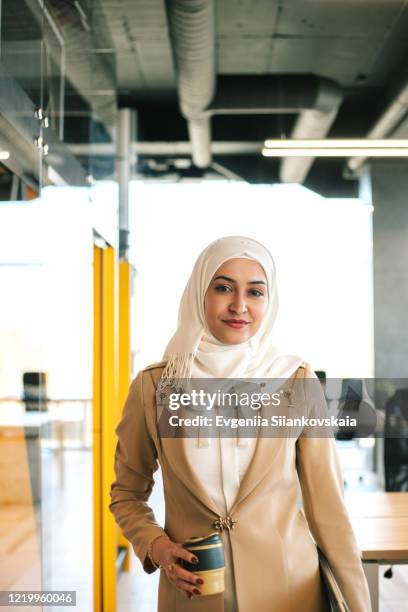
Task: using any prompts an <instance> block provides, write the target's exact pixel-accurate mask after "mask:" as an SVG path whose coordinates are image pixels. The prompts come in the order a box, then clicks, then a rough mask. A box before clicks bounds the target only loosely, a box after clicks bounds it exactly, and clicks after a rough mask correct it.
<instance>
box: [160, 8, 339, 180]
mask: <svg viewBox="0 0 408 612" xmlns="http://www.w3.org/2000/svg"><path fill="white" fill-rule="evenodd" d="M166 6H167V14H168V21H169V29H170V38H171V42H172V48H173V55H174V61H175V66H176V72H177V88H178V95H179V104H180V110H181V113H182V115H183V116H184V118H185V119H186V120H187V123H188V131H189V137H190V141H191V147H192V159H193V162H194V164H195V165H196V166H198V167H199V168H206V167H208V166H210V165H211V117H212V115H214V114H259V113H265V114H270V113H279V114H282V113H300V116H299V118H298V120H297V121H296V124H295V128H294V131H293V132H292V134H291V137H292V138H324V137H325V136H326V135H327V133H328V131H329V129H330V127H331V125H332V123H333V121H334V119H335V117H336V115H337V112H338V108H339V106H340V104H341V102H342V92H341V89H340V87H339V86H338V85H337V84H336V83H335V82H334V81H331V80H330V79H325V78H320V77H316V76H305V75H286V76H285V75H259V76H258V75H253V76H231V77H220V78H219V79H218V86H217V92H216V66H215V64H216V62H215V49H216V37H215V16H214V1H213V0H167V3H166ZM268 136H270V134H265V138H267V137H268ZM312 164H313V158H287V159H284V160H282V165H281V180H282V181H284V182H289V181H290V182H302V181H303V180H304V179H305V177H306V175H307V172H308V171H309V169H310V167H311V165H312Z"/></svg>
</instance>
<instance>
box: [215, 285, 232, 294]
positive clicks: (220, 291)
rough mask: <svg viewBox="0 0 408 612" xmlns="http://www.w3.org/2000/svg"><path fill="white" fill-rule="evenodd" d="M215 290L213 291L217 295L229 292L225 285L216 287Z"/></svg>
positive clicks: (229, 289)
mask: <svg viewBox="0 0 408 612" xmlns="http://www.w3.org/2000/svg"><path fill="white" fill-rule="evenodd" d="M214 288H215V291H217V292H218V293H226V292H227V291H231V288H230V287H228V286H227V285H217V286H216V287H214Z"/></svg>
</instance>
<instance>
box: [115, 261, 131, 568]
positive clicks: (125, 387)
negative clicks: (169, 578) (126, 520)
mask: <svg viewBox="0 0 408 612" xmlns="http://www.w3.org/2000/svg"><path fill="white" fill-rule="evenodd" d="M131 275H132V267H131V264H130V263H129V262H128V261H121V262H119V402H118V413H117V415H116V422H117V423H118V422H119V420H120V417H121V412H122V407H123V405H124V403H125V400H126V398H127V395H128V392H129V386H130V382H131V375H132V365H131V347H130V341H131V334H130V330H131V327H130V300H131V293H132V291H131V283H132V276H131ZM117 532H118V545H119V546H120V547H121V548H126V550H127V554H126V557H125V559H124V561H123V564H122V570H123V571H128V570H129V554H130V544H129V542H128V540H127V539H126V538H125V537H124V536H123V535H122V533H121V532H120V529H119V527H118V528H117Z"/></svg>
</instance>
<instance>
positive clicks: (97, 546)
mask: <svg viewBox="0 0 408 612" xmlns="http://www.w3.org/2000/svg"><path fill="white" fill-rule="evenodd" d="M93 261H94V272H93V282H94V292H93V295H94V334H93V408H92V412H93V414H92V417H93V418H92V455H93V456H92V458H93V536H94V537H93V541H94V566H93V594H94V612H101V610H102V532H101V508H102V503H101V470H102V468H101V412H102V397H101V396H102V389H101V373H102V372H101V370H102V347H101V340H102V249H101V248H99V247H97V246H94V259H93Z"/></svg>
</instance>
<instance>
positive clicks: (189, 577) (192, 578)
mask: <svg viewBox="0 0 408 612" xmlns="http://www.w3.org/2000/svg"><path fill="white" fill-rule="evenodd" d="M175 572H176V574H177V576H178V577H179V578H180V579H181V580H184V581H185V582H188V583H189V584H196V585H197V586H198V588H200V587H199V585H200V584H203V583H204V580H203V579H202V578H201V577H200V576H197V574H193V573H192V572H189V571H188V570H186V569H184V568H182V567H181V566H180V565H176V566H175Z"/></svg>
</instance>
